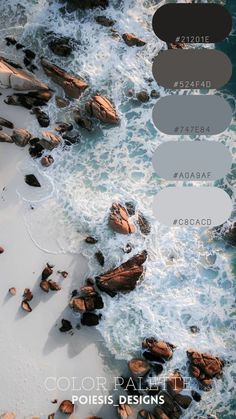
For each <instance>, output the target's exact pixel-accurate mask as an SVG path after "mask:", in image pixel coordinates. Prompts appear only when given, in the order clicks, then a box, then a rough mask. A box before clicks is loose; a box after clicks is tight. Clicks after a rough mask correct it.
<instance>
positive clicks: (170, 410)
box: [154, 391, 182, 419]
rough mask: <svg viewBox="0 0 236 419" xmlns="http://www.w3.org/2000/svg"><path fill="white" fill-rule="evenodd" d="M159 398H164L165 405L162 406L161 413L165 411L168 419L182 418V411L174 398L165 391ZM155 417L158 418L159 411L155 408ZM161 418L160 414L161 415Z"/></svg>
mask: <svg viewBox="0 0 236 419" xmlns="http://www.w3.org/2000/svg"><path fill="white" fill-rule="evenodd" d="M159 396H163V398H164V404H162V405H161V411H163V412H164V413H165V414H166V415H167V417H169V418H171V419H178V418H180V416H181V414H182V411H181V409H180V407H179V406H178V404H177V403H176V402H175V401H174V400H173V398H172V397H171V396H170V395H169V394H168V393H167V392H165V391H161V392H160V393H159ZM154 412H155V415H156V416H157V417H158V414H159V413H158V410H156V408H155V411H154ZM159 417H160V414H159Z"/></svg>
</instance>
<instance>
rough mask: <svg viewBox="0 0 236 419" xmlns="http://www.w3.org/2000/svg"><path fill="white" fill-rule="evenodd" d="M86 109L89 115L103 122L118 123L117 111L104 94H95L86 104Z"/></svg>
mask: <svg viewBox="0 0 236 419" xmlns="http://www.w3.org/2000/svg"><path fill="white" fill-rule="evenodd" d="M86 110H87V112H88V113H89V115H90V116H92V117H94V118H96V119H98V120H99V121H101V122H104V123H105V124H113V125H114V124H118V123H119V116H118V113H117V111H116V109H115V107H114V106H113V104H112V103H111V102H110V100H109V99H107V98H106V97H105V96H100V95H96V96H94V97H93V98H92V99H91V100H90V101H89V102H88V103H87V104H86Z"/></svg>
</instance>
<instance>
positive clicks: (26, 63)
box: [23, 57, 31, 67]
mask: <svg viewBox="0 0 236 419" xmlns="http://www.w3.org/2000/svg"><path fill="white" fill-rule="evenodd" d="M23 62H24V65H25V66H26V67H28V66H29V65H30V64H31V60H29V59H28V58H27V57H24V60H23Z"/></svg>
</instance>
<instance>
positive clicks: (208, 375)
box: [187, 349, 224, 386]
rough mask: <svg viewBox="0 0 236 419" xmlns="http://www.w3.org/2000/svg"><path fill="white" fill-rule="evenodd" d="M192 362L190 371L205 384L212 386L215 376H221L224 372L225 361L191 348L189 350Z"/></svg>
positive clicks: (189, 357)
mask: <svg viewBox="0 0 236 419" xmlns="http://www.w3.org/2000/svg"><path fill="white" fill-rule="evenodd" d="M187 355H188V359H189V362H190V368H189V370H190V373H191V374H192V375H193V376H194V377H195V378H197V380H199V381H200V383H201V384H202V385H203V386H211V383H212V379H213V378H220V377H221V376H222V373H223V367H224V362H223V360H221V359H220V358H218V357H216V356H213V355H211V354H209V353H202V352H197V351H194V350H193V349H189V350H188V351H187Z"/></svg>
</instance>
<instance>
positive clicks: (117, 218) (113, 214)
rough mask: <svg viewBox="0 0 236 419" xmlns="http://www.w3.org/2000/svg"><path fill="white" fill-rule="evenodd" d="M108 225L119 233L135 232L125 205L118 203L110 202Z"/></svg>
mask: <svg viewBox="0 0 236 419" xmlns="http://www.w3.org/2000/svg"><path fill="white" fill-rule="evenodd" d="M108 222H109V225H110V227H111V228H112V229H113V230H114V231H116V232H117V233H120V234H130V233H134V232H135V226H134V224H133V223H132V222H130V221H129V214H128V212H127V210H126V208H125V207H123V206H122V205H121V204H119V203H116V202H115V203H114V204H112V207H111V210H110V216H109V221H108Z"/></svg>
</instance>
